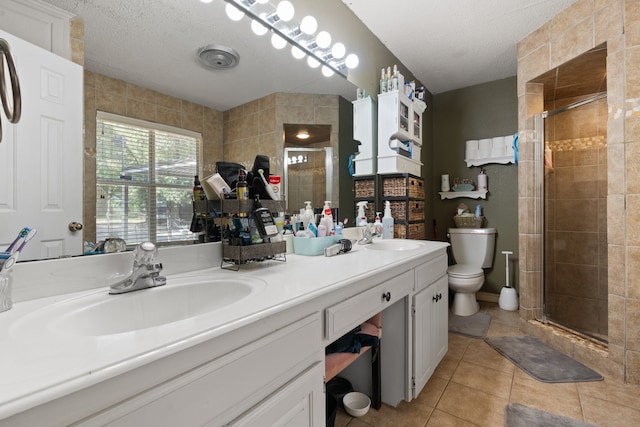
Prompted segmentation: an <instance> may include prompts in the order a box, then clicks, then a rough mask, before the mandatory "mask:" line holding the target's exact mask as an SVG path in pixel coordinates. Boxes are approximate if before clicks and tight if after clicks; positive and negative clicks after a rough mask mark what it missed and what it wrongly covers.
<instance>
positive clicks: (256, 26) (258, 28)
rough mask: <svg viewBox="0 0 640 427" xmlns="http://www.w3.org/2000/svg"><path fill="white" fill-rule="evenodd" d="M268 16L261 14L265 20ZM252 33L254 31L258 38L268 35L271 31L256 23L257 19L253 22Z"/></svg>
mask: <svg viewBox="0 0 640 427" xmlns="http://www.w3.org/2000/svg"><path fill="white" fill-rule="evenodd" d="M266 16H267V15H266V14H265V13H261V14H260V18H262V19H265V17H266ZM251 31H253V33H254V34H255V35H256V36H263V35H265V34H266V32H267V31H269V29H268V28H267V27H265V26H264V25H262V23H261V22H259V21H256V20H255V19H254V20H253V21H251Z"/></svg>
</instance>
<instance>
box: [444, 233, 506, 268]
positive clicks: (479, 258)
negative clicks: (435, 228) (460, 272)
mask: <svg viewBox="0 0 640 427" xmlns="http://www.w3.org/2000/svg"><path fill="white" fill-rule="evenodd" d="M448 233H449V239H450V241H451V252H452V253H453V258H454V260H455V262H456V264H469V265H473V266H477V267H482V268H489V267H491V265H493V251H494V248H495V243H496V229H495V228H450V229H449V230H448Z"/></svg>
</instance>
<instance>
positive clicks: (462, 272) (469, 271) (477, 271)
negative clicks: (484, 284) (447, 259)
mask: <svg viewBox="0 0 640 427" xmlns="http://www.w3.org/2000/svg"><path fill="white" fill-rule="evenodd" d="M447 275H449V277H452V278H457V279H475V278H479V277H483V278H484V271H483V270H482V268H480V267H476V266H473V265H469V264H455V265H451V266H449V268H447Z"/></svg>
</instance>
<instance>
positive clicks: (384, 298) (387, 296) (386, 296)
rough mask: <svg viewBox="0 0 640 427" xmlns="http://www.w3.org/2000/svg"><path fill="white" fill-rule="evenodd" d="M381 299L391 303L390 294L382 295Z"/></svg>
mask: <svg viewBox="0 0 640 427" xmlns="http://www.w3.org/2000/svg"><path fill="white" fill-rule="evenodd" d="M382 299H383V300H385V301H387V302H389V301H391V292H386V293H384V294H382Z"/></svg>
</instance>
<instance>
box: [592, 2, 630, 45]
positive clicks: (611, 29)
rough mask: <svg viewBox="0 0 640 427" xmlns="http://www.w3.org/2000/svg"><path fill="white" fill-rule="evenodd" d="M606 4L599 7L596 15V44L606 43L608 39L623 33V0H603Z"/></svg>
mask: <svg viewBox="0 0 640 427" xmlns="http://www.w3.org/2000/svg"><path fill="white" fill-rule="evenodd" d="M602 3H603V4H604V5H603V6H602V7H598V6H599V5H598V4H597V3H596V10H595V15H594V21H595V34H594V38H595V45H596V46H597V45H599V44H601V43H605V42H606V41H607V40H609V39H611V38H613V37H616V36H617V35H619V34H622V31H623V24H622V16H623V15H622V7H623V5H622V3H623V2H622V0H615V1H603V2H602Z"/></svg>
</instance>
